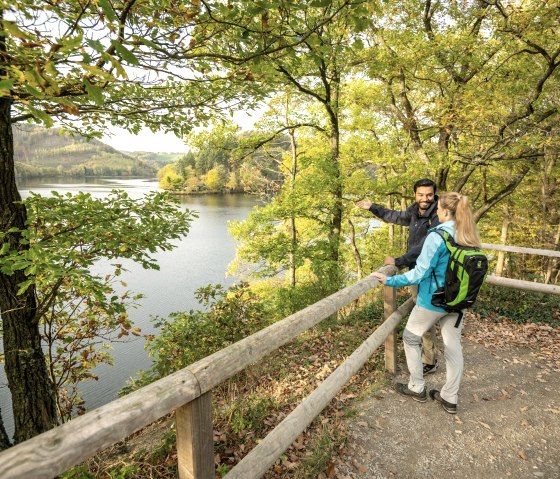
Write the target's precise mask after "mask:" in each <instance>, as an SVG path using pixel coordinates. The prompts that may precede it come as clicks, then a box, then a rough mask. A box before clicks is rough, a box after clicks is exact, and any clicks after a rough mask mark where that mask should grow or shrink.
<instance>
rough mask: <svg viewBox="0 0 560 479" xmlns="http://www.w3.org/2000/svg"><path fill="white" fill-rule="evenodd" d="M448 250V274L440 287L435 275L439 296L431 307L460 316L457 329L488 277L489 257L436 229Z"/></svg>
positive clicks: (433, 297)
mask: <svg viewBox="0 0 560 479" xmlns="http://www.w3.org/2000/svg"><path fill="white" fill-rule="evenodd" d="M434 231H435V232H436V233H437V234H439V235H440V236H441V237H442V238H443V241H444V243H445V246H446V247H447V249H448V250H449V262H448V263H447V270H446V271H445V283H444V285H443V286H441V287H440V286H439V284H438V282H437V279H436V275H435V274H434V272H432V274H433V276H434V280H435V282H436V287H437V289H436V292H435V293H434V294H433V296H432V304H433V305H434V306H437V307H439V308H443V309H445V310H446V311H449V312H457V313H459V317H458V319H457V322H456V323H455V327H456V328H458V327H459V324H460V323H461V319H462V318H463V313H462V310H463V309H465V308H469V307H471V306H472V305H473V303H474V302H475V300H476V296H477V295H478V291H479V290H480V287H481V286H482V283H484V280H485V279H486V275H487V274H488V259H487V258H486V255H485V254H484V253H483V252H482V251H480V249H479V248H477V247H474V246H461V245H459V244H457V243H456V242H455V240H454V239H453V236H451V235H450V234H449V233H448V232H447V231H443V230H439V229H436V230H434Z"/></svg>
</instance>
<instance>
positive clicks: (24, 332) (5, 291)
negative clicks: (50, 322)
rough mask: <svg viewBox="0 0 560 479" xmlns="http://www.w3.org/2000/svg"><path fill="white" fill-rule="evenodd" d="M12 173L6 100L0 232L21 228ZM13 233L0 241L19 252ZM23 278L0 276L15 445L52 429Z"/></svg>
mask: <svg viewBox="0 0 560 479" xmlns="http://www.w3.org/2000/svg"><path fill="white" fill-rule="evenodd" d="M20 201H21V197H20V195H19V192H18V190H17V186H16V182H15V171H14V142H13V136H12V126H11V122H10V100H9V99H7V98H0V231H7V230H8V229H10V228H14V227H15V228H20V229H23V228H24V227H25V220H26V212H25V206H23V205H22V204H18V202H20ZM19 238H20V236H19V234H18V233H10V234H8V235H6V236H5V237H3V238H2V240H1V241H2V243H0V246H1V245H2V244H3V243H6V242H7V243H10V245H11V246H12V247H13V248H21V246H20V245H19ZM25 279H26V277H25V275H24V273H23V271H17V272H16V273H14V274H12V275H7V274H4V273H2V272H0V312H1V315H2V325H3V340H4V354H5V364H4V368H5V371H6V376H7V378H8V386H9V388H10V392H11V394H12V403H13V412H14V422H15V436H14V440H15V442H16V443H18V442H21V441H24V440H26V439H29V438H31V437H33V436H35V435H37V434H39V433H41V432H44V431H47V430H48V429H51V428H52V427H53V426H55V425H56V402H55V389H54V386H53V384H52V382H51V381H50V379H49V375H48V371H47V365H46V361H45V357H44V355H43V351H42V349H41V336H40V333H39V325H38V321H37V318H36V314H35V313H36V300H35V289H34V288H33V287H30V288H28V289H27V291H26V292H25V293H24V294H21V295H19V296H18V295H17V291H18V285H19V284H20V283H21V282H23V281H24V280H25Z"/></svg>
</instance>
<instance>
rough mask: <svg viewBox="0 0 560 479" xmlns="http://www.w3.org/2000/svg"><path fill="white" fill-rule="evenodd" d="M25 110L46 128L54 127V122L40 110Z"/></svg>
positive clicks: (31, 108) (30, 108)
mask: <svg viewBox="0 0 560 479" xmlns="http://www.w3.org/2000/svg"><path fill="white" fill-rule="evenodd" d="M27 108H28V109H29V112H30V113H31V114H32V115H33V116H34V117H35V118H37V119H38V120H41V121H42V122H43V123H44V124H45V126H46V127H47V128H50V127H51V126H53V125H54V121H53V119H52V118H51V116H50V115H49V114H47V113H45V112H44V111H42V110H38V109H37V108H33V107H32V106H28V107H27Z"/></svg>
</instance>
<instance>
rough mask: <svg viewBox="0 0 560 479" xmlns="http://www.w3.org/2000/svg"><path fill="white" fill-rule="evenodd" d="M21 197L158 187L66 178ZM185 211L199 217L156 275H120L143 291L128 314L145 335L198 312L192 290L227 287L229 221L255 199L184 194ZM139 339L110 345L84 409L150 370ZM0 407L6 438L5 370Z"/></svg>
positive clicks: (30, 187)
mask: <svg viewBox="0 0 560 479" xmlns="http://www.w3.org/2000/svg"><path fill="white" fill-rule="evenodd" d="M19 188H20V192H21V194H22V196H24V197H25V196H27V195H28V194H29V191H33V192H35V193H40V194H43V195H48V194H49V193H50V191H52V190H56V191H58V192H61V193H65V192H78V191H85V192H90V193H91V194H92V195H93V196H95V197H102V196H105V195H107V194H108V193H109V192H110V191H111V190H112V189H114V188H120V189H125V190H126V191H127V192H128V194H129V195H130V196H131V197H141V196H142V195H143V194H145V193H147V192H149V191H153V190H155V189H157V182H156V181H155V180H146V179H122V178H118V179H111V178H89V179H86V180H74V181H72V180H68V179H67V178H64V179H60V180H59V181H57V180H56V179H54V180H52V181H42V182H38V181H27V182H23V181H22V182H20V184H19ZM180 201H181V206H182V207H183V208H189V209H191V210H195V211H198V213H199V218H198V219H195V220H194V221H193V223H192V225H191V231H190V232H189V234H188V236H187V237H186V238H184V239H183V240H181V241H179V242H177V248H175V249H174V250H173V251H167V252H159V253H157V254H156V255H154V256H155V257H156V259H157V260H158V263H159V265H160V268H161V269H160V270H159V271H153V270H144V269H142V267H140V266H137V265H135V264H134V263H132V262H126V261H125V262H123V264H124V266H125V268H127V269H128V270H129V271H128V272H125V273H123V276H122V279H123V281H125V282H126V283H127V285H128V289H129V290H131V291H133V292H134V293H142V294H144V295H145V298H144V299H142V300H141V302H140V307H139V308H138V309H135V310H131V311H129V314H130V317H131V318H132V319H133V320H134V322H135V324H136V326H138V327H140V328H142V332H143V333H153V332H155V329H154V327H153V325H152V322H151V320H150V318H152V317H153V316H167V315H168V314H169V313H171V312H174V311H185V310H191V309H198V308H199V304H198V303H197V301H196V300H195V298H194V291H195V290H196V289H198V288H199V287H201V286H205V285H207V284H209V283H220V284H222V285H229V284H232V283H233V282H234V281H235V278H231V277H228V278H226V277H225V271H226V268H227V265H228V264H229V262H230V261H231V260H233V258H234V256H235V242H234V240H233V239H232V238H231V237H230V236H229V235H228V232H227V224H228V221H230V220H234V219H244V218H246V217H247V216H248V215H249V211H250V210H251V208H252V207H253V206H254V205H256V204H257V201H256V199H255V198H253V197H248V196H241V195H226V196H218V195H204V196H192V197H190V196H189V197H187V196H183V197H181V199H180ZM107 268H108V265H107V264H103V263H102V264H99V265H98V266H96V271H95V272H96V273H104V272H105V271H108V269H107ZM144 344H145V341H144V339H143V338H141V339H137V340H134V341H131V342H125V343H115V344H113V351H112V354H113V356H114V365H113V366H100V367H99V368H97V369H96V372H97V373H98V375H99V381H90V382H86V383H84V385H83V386H82V387H81V390H82V391H83V394H84V397H85V399H86V406H87V408H88V409H94V408H96V407H98V406H101V405H103V404H105V403H107V402H109V401H111V400H113V399H115V398H116V394H117V391H118V390H119V389H120V388H121V387H122V386H123V385H124V383H125V382H126V380H127V379H128V378H129V377H131V376H134V374H135V372H136V371H138V370H139V369H147V368H149V367H150V363H151V360H150V358H148V356H147V353H146V351H145V350H144ZM0 383H1V386H2V387H0V407H1V409H2V414H3V417H4V421H5V425H6V427H7V429H8V432H9V434H11V433H12V429H13V424H12V419H11V418H10V417H9V414H8V412H9V411H10V410H11V406H10V396H9V390H8V388H7V386H5V383H6V380H5V376H4V372H3V370H1V371H0Z"/></svg>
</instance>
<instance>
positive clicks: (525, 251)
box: [482, 243, 560, 258]
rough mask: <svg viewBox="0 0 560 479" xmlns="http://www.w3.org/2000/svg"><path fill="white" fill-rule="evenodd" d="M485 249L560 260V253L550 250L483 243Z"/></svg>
mask: <svg viewBox="0 0 560 479" xmlns="http://www.w3.org/2000/svg"><path fill="white" fill-rule="evenodd" d="M482 248H483V249H491V250H495V251H507V252H509V253H523V254H534V255H538V256H550V257H553V258H560V251H554V250H550V249H535V248H522V247H520V246H506V245H501V244H489V243H482Z"/></svg>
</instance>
